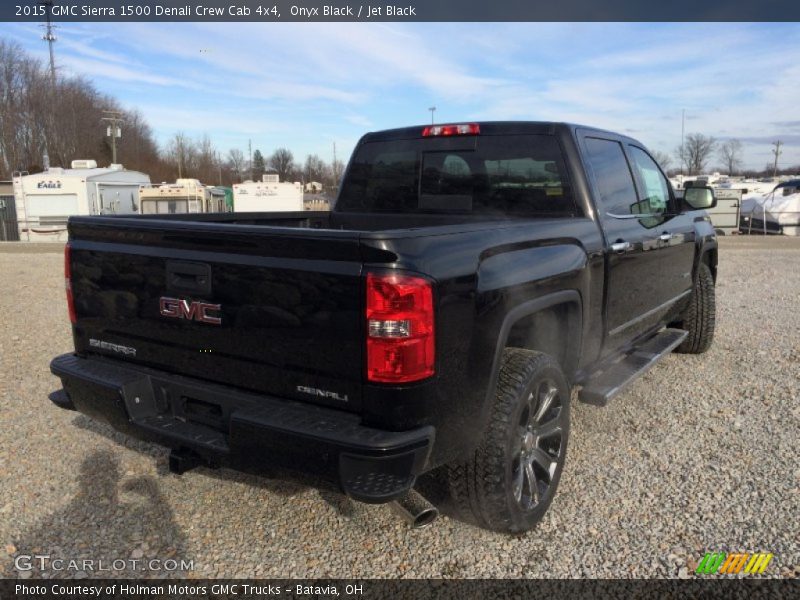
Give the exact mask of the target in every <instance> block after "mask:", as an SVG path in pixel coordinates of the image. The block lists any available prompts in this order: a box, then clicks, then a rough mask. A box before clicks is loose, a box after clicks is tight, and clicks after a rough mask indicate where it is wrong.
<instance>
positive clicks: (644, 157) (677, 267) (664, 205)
mask: <svg viewBox="0 0 800 600" xmlns="http://www.w3.org/2000/svg"><path fill="white" fill-rule="evenodd" d="M628 156H629V157H630V162H631V165H632V166H633V172H634V175H635V179H636V183H637V187H638V188H639V202H640V204H641V205H642V210H643V211H647V212H648V213H649V214H651V215H654V216H653V217H652V218H649V219H642V220H641V221H640V222H641V223H642V224H643V226H645V227H647V229H649V230H650V231H652V235H653V237H654V238H656V239H657V244H656V250H657V254H658V258H657V260H658V274H659V275H658V280H659V285H658V287H657V292H658V294H659V300H660V302H659V304H658V307H659V310H658V316H659V317H661V316H663V315H664V313H666V312H667V310H668V309H669V308H670V306H672V305H673V304H674V303H675V302H677V301H679V300H680V299H681V298H683V297H684V296H686V295H688V294H689V293H691V290H692V266H693V264H694V254H695V230H694V221H693V220H694V217H693V216H690V215H685V214H679V212H678V206H677V202H676V201H675V197H674V194H673V193H672V187H671V186H670V185H669V181H668V180H667V178H666V176H665V175H664V173H662V172H661V169H660V168H659V166H658V164H657V163H656V161H655V160H653V158H652V157H651V156H650V155H649V154H648V153H647V151H646V150H644V149H643V148H640V147H639V146H636V145H633V144H629V145H628Z"/></svg>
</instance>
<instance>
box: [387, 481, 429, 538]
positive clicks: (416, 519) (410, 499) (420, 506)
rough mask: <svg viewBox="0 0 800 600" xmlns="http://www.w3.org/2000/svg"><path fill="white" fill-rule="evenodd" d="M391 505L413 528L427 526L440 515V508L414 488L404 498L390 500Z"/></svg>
mask: <svg viewBox="0 0 800 600" xmlns="http://www.w3.org/2000/svg"><path fill="white" fill-rule="evenodd" d="M389 506H390V507H391V508H392V510H393V511H394V512H395V513H396V514H397V515H398V516H399V517H400V518H402V519H403V520H404V521H405V522H406V523H408V524H409V525H410V526H411V528H412V529H422V528H423V527H427V526H428V525H430V524H431V523H433V522H434V521H435V520H436V518H437V517H438V516H439V509H437V508H436V507H435V506H434V505H433V504H431V503H430V502H428V501H427V500H426V499H425V498H424V497H423V496H422V495H421V494H420V493H419V492H416V491H414V490H409V491H408V493H406V495H405V496H403V497H402V498H398V499H397V500H394V501H393V502H390V503H389Z"/></svg>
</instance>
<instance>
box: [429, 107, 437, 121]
mask: <svg viewBox="0 0 800 600" xmlns="http://www.w3.org/2000/svg"><path fill="white" fill-rule="evenodd" d="M428 110H429V111H431V125H433V113H435V112H436V107H435V106H431V107H430V108H429V109H428Z"/></svg>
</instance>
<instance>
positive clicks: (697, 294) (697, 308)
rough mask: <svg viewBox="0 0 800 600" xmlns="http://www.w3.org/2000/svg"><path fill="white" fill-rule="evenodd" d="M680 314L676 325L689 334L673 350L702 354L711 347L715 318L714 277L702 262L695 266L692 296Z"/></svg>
mask: <svg viewBox="0 0 800 600" xmlns="http://www.w3.org/2000/svg"><path fill="white" fill-rule="evenodd" d="M681 316H682V319H681V320H680V321H679V323H678V324H677V325H678V327H679V328H680V329H683V330H685V331H688V332H689V335H687V336H686V339H685V340H684V341H683V343H682V344H681V345H680V346H678V348H677V349H676V350H675V351H676V352H680V353H682V354H702V353H703V352H705V351H706V350H708V349H709V348H710V347H711V342H712V341H713V339H714V326H715V320H716V318H715V317H716V300H715V297H714V277H713V276H712V275H711V269H709V268H708V265H707V264H706V263H704V262H701V263H700V265H699V267H698V268H697V279H696V281H695V282H694V289H693V290H692V298H691V300H690V301H689V306H687V307H686V310H685V311H684V312H683V315H681Z"/></svg>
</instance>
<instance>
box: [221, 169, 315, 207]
mask: <svg viewBox="0 0 800 600" xmlns="http://www.w3.org/2000/svg"><path fill="white" fill-rule="evenodd" d="M233 210H234V212H285V211H288V212H300V211H302V210H303V186H302V184H301V183H299V182H295V183H281V182H280V180H279V178H278V174H277V173H275V172H267V173H265V174H264V176H263V181H245V182H244V183H237V184H235V185H234V186H233Z"/></svg>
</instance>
